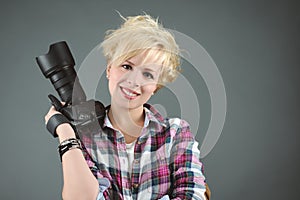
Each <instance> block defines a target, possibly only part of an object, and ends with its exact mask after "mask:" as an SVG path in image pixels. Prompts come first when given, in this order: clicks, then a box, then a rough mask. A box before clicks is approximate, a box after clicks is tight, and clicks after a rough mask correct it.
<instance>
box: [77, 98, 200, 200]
mask: <svg viewBox="0 0 300 200" xmlns="http://www.w3.org/2000/svg"><path fill="white" fill-rule="evenodd" d="M144 111H145V122H144V127H143V129H142V134H141V136H140V137H139V138H138V139H137V141H136V143H135V147H134V160H133V163H132V164H131V166H132V171H131V173H129V171H128V169H130V168H128V161H129V159H128V155H127V151H126V143H125V139H124V136H123V135H122V133H121V132H120V131H118V130H116V129H114V128H113V127H112V125H111V123H110V121H109V118H108V117H107V116H106V117H105V120H104V125H103V128H102V129H100V130H99V131H97V132H96V133H84V134H81V141H82V144H83V146H84V150H83V153H84V156H85V159H86V161H87V164H88V166H89V167H90V169H91V171H92V173H93V174H94V175H95V177H96V178H97V179H98V182H99V188H100V193H99V196H98V199H111V200H115V199H134V200H135V199H142V200H150V199H164V200H166V199H201V200H205V196H204V193H205V178H204V176H203V173H202V163H201V162H200V152H199V149H198V142H196V141H195V138H194V135H193V134H192V133H191V131H190V128H189V125H188V123H187V122H185V121H184V120H181V119H179V118H170V119H168V118H166V119H164V118H163V117H162V116H161V115H160V114H159V113H158V112H157V111H156V110H155V109H154V108H153V107H152V106H150V105H148V104H145V107H144Z"/></svg>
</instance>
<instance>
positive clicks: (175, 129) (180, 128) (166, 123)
mask: <svg viewBox="0 0 300 200" xmlns="http://www.w3.org/2000/svg"><path fill="white" fill-rule="evenodd" d="M145 110H146V115H147V118H148V119H149V121H152V122H155V123H156V124H159V125H161V126H163V127H164V128H163V129H164V130H167V132H169V133H170V136H171V137H174V136H176V135H186V136H190V135H191V136H192V135H193V134H191V131H190V125H189V123H188V122H187V121H185V120H184V119H181V118H179V117H172V118H170V117H163V116H162V115H161V114H160V113H159V112H158V110H156V109H155V108H154V107H153V106H152V105H150V104H146V105H145Z"/></svg>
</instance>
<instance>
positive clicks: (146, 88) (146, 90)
mask: <svg viewBox="0 0 300 200" xmlns="http://www.w3.org/2000/svg"><path fill="white" fill-rule="evenodd" d="M156 88H157V87H156V84H155V83H152V84H149V85H146V86H144V87H143V93H145V94H149V95H152V93H153V92H154V91H155V90H156Z"/></svg>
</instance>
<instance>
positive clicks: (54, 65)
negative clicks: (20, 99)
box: [36, 41, 86, 104]
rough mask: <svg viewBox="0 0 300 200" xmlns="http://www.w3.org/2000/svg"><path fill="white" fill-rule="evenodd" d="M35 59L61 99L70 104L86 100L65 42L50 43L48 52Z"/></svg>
mask: <svg viewBox="0 0 300 200" xmlns="http://www.w3.org/2000/svg"><path fill="white" fill-rule="evenodd" d="M36 61H37V63H38V65H39V67H40V69H41V71H42V73H43V74H44V76H45V77H46V78H49V79H50V80H51V83H52V84H53V86H54V88H55V90H56V91H57V93H58V94H59V96H60V98H61V100H62V101H64V102H66V103H70V104H76V103H80V102H83V101H85V100H86V95H85V93H84V91H83V89H82V87H81V85H80V83H79V80H78V78H77V74H76V71H75V69H74V65H75V61H74V58H73V56H72V54H71V51H70V49H69V47H68V45H67V43H66V42H64V41H62V42H58V43H54V44H52V45H50V48H49V52H48V53H47V54H45V55H41V56H38V57H37V58H36Z"/></svg>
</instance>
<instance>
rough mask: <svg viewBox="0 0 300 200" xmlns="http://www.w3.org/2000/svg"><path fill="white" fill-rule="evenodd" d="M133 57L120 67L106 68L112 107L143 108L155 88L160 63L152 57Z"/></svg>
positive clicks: (111, 66)
mask: <svg viewBox="0 0 300 200" xmlns="http://www.w3.org/2000/svg"><path fill="white" fill-rule="evenodd" d="M145 57H146V55H145V53H144V54H139V55H137V56H134V57H132V58H130V59H128V60H126V61H124V62H123V63H121V64H120V65H114V64H113V63H112V64H111V65H110V66H108V67H107V76H108V79H109V92H110V94H111V101H112V102H111V104H112V106H113V105H114V106H118V107H122V108H128V109H136V108H141V107H143V104H145V103H146V102H147V101H148V100H149V99H150V97H151V96H152V95H153V92H154V91H155V90H156V88H157V83H158V78H159V74H160V70H161V63H159V61H157V60H155V59H154V58H153V56H147V60H144V59H145Z"/></svg>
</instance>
